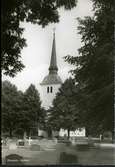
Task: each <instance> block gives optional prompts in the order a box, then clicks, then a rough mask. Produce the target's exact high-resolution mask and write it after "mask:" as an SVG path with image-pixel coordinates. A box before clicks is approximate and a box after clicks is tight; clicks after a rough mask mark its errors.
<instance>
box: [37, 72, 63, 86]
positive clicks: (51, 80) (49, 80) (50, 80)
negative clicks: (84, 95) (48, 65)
mask: <svg viewBox="0 0 115 167" xmlns="http://www.w3.org/2000/svg"><path fill="white" fill-rule="evenodd" d="M51 84H62V80H61V78H60V77H59V76H58V75H57V74H49V75H47V76H46V77H45V78H44V79H43V81H42V83H41V84H40V85H51Z"/></svg>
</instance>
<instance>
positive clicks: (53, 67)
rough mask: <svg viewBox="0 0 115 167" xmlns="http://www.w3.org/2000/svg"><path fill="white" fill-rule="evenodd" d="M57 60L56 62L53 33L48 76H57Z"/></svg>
mask: <svg viewBox="0 0 115 167" xmlns="http://www.w3.org/2000/svg"><path fill="white" fill-rule="evenodd" d="M57 71H58V67H57V60H56V44H55V32H54V33H53V45H52V54H51V60H50V66H49V74H57Z"/></svg>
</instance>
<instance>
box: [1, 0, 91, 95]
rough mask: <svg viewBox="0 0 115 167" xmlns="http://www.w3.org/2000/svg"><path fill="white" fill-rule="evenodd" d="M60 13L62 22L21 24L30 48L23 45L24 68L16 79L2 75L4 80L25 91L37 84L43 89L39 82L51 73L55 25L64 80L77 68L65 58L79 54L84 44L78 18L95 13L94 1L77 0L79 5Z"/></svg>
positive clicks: (59, 69)
mask: <svg viewBox="0 0 115 167" xmlns="http://www.w3.org/2000/svg"><path fill="white" fill-rule="evenodd" d="M59 15H60V22H59V23H56V24H49V25H48V26H46V27H45V28H42V27H41V26H39V25H35V24H34V25H33V24H31V23H26V22H24V23H21V26H22V27H24V28H25V31H24V33H23V37H24V38H25V39H26V43H27V47H24V48H23V50H22V52H21V56H22V59H21V60H22V62H23V64H24V65H25V68H24V69H23V71H21V72H19V73H18V74H17V75H16V77H14V78H11V77H8V76H4V75H3V77H2V80H9V81H10V82H11V83H12V84H15V85H16V86H17V88H18V90H21V91H23V92H24V91H25V90H26V89H27V88H28V87H29V86H30V84H34V85H35V86H36V88H37V89H38V91H39V92H40V91H41V87H40V83H41V82H42V80H43V78H44V77H45V76H46V75H47V74H48V68H49V64H50V58H51V50H52V42H53V28H54V27H55V28H56V30H55V37H56V55H57V65H58V74H59V76H60V77H61V79H62V81H63V82H64V81H65V79H67V78H68V77H69V76H70V74H69V73H68V72H69V71H70V70H71V69H73V68H74V67H73V66H72V65H70V64H68V63H67V62H64V59H63V57H64V56H67V55H71V56H77V55H78V49H79V48H80V47H81V36H80V35H79V34H78V31H77V26H78V22H77V20H76V18H77V17H80V18H83V17H84V16H92V15H93V12H92V2H91V0H78V5H77V7H75V8H74V9H72V10H70V11H65V10H64V9H62V8H61V9H60V10H59Z"/></svg>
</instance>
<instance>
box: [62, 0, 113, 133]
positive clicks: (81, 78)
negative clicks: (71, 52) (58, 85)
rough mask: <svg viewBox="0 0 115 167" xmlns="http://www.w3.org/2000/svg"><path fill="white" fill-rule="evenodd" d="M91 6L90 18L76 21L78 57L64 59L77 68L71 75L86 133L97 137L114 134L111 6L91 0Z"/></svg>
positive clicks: (111, 0)
mask: <svg viewBox="0 0 115 167" xmlns="http://www.w3.org/2000/svg"><path fill="white" fill-rule="evenodd" d="M93 6H94V16H93V17H85V19H84V20H81V19H80V18H78V22H79V26H78V30H79V34H81V36H82V37H81V41H82V43H83V46H82V47H81V48H80V49H79V54H80V55H79V56H76V57H72V56H66V57H65V60H66V61H68V62H69V63H71V64H74V65H75V66H76V69H75V70H73V71H72V74H73V76H74V78H75V80H76V82H78V86H79V88H80V89H79V91H80V92H81V96H80V97H79V98H78V99H77V100H78V101H79V109H80V110H81V111H80V113H81V118H82V119H81V121H82V122H83V124H85V126H86V127H88V130H89V133H91V134H94V133H97V134H99V133H103V132H104V131H105V130H109V131H113V118H114V117H113V114H114V111H113V104H114V103H113V65H114V61H113V52H114V44H115V43H114V36H113V33H114V8H113V6H114V4H113V0H110V1H103V0H102V1H100V0H93Z"/></svg>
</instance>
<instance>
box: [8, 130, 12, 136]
mask: <svg viewBox="0 0 115 167" xmlns="http://www.w3.org/2000/svg"><path fill="white" fill-rule="evenodd" d="M9 135H10V137H11V138H12V128H10V129H9Z"/></svg>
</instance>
